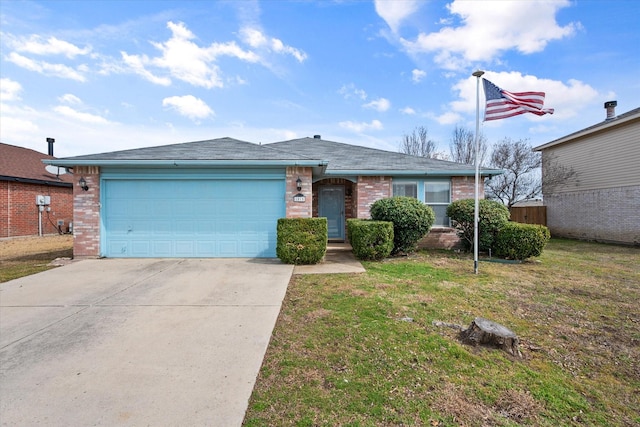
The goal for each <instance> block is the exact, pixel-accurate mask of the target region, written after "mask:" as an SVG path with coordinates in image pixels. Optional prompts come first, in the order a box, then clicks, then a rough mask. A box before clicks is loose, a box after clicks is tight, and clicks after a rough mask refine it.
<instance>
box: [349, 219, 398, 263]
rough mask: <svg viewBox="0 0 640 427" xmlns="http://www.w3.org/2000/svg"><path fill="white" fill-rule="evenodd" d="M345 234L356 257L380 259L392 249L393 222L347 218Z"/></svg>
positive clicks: (386, 255)
mask: <svg viewBox="0 0 640 427" xmlns="http://www.w3.org/2000/svg"><path fill="white" fill-rule="evenodd" d="M347 235H348V236H349V242H351V247H352V248H353V254H354V255H355V256H356V258H358V259H363V260H381V259H384V258H386V257H388V256H389V255H390V254H391V251H392V250H393V223H391V222H388V221H373V220H364V219H348V220H347Z"/></svg>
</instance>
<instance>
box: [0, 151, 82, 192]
mask: <svg viewBox="0 0 640 427" xmlns="http://www.w3.org/2000/svg"><path fill="white" fill-rule="evenodd" d="M43 159H55V157H53V156H49V155H47V154H43V153H40V152H38V151H35V150H32V149H30V148H23V147H17V146H15V145H9V144H3V143H0V179H1V180H11V181H21V180H31V181H42V182H48V183H55V184H62V183H64V184H65V185H66V184H72V182H73V178H72V177H71V176H70V175H68V174H64V175H60V176H56V175H54V174H51V173H49V172H47V171H46V170H45V165H44V163H42V160H43Z"/></svg>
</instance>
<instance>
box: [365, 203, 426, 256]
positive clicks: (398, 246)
mask: <svg viewBox="0 0 640 427" xmlns="http://www.w3.org/2000/svg"><path fill="white" fill-rule="evenodd" d="M371 218H372V219H374V220H376V221H390V222H392V223H393V251H392V252H391V253H392V254H399V253H410V252H413V251H415V250H416V246H417V244H418V241H419V240H420V239H422V238H423V237H424V236H425V235H426V234H427V233H428V232H429V230H430V229H431V226H432V225H433V222H434V221H435V219H436V216H435V214H434V213H433V209H431V207H430V206H427V205H425V204H424V203H422V202H421V201H420V200H418V199H414V198H413V197H405V196H396V197H390V198H387V199H380V200H378V201H376V202H375V203H374V204H373V205H371Z"/></svg>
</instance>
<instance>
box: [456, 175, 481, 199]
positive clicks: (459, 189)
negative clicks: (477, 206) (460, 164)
mask: <svg viewBox="0 0 640 427" xmlns="http://www.w3.org/2000/svg"><path fill="white" fill-rule="evenodd" d="M474 183H475V177H473V176H454V177H451V201H452V202H455V201H456V200H460V199H473V198H475V191H474ZM478 187H479V189H480V191H479V193H478V198H480V199H484V185H483V183H482V180H480V184H479V185H478Z"/></svg>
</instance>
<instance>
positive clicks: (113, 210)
mask: <svg viewBox="0 0 640 427" xmlns="http://www.w3.org/2000/svg"><path fill="white" fill-rule="evenodd" d="M282 176H284V173H282ZM103 188H104V191H103V197H104V209H103V229H104V236H105V242H104V244H103V246H102V247H103V249H102V251H103V252H104V253H103V254H104V255H106V256H111V257H128V256H130V257H255V256H259V257H275V243H276V242H275V241H276V227H277V219H278V218H281V217H283V216H284V215H285V203H284V192H285V185H284V180H283V179H264V180H258V179H234V180H228V179H215V177H211V178H207V179H202V178H200V179H184V178H182V179H175V180H164V179H145V178H144V177H138V178H137V179H129V180H121V179H114V178H111V179H105V180H104V181H103Z"/></svg>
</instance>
